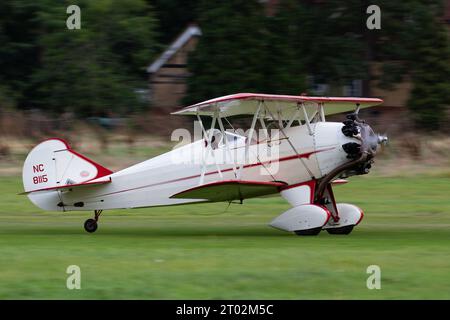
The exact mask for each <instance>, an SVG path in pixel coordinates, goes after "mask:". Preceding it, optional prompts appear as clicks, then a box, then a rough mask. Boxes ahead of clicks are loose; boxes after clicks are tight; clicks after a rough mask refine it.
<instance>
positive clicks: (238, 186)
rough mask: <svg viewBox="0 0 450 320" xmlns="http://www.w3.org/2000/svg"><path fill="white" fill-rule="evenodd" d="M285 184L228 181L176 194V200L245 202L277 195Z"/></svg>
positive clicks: (174, 196)
mask: <svg viewBox="0 0 450 320" xmlns="http://www.w3.org/2000/svg"><path fill="white" fill-rule="evenodd" d="M285 185H286V184H285V183H283V182H260V181H242V180H227V181H218V182H212V183H208V184H204V185H201V186H198V187H195V188H191V189H188V190H184V191H182V192H179V193H177V194H174V195H173V196H171V197H170V198H172V199H173V198H175V199H199V200H206V201H209V202H221V201H232V200H243V199H248V198H254V197H259V196H264V195H268V194H273V193H277V192H278V191H279V187H282V186H285Z"/></svg>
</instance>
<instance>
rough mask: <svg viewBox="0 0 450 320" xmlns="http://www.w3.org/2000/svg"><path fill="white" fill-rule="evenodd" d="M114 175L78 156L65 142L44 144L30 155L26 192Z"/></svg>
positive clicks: (56, 140) (25, 168)
mask: <svg viewBox="0 0 450 320" xmlns="http://www.w3.org/2000/svg"><path fill="white" fill-rule="evenodd" d="M112 173H113V172H112V171H111V170H109V169H107V168H105V167H103V166H101V165H99V164H97V163H95V162H94V161H92V160H90V159H88V158H86V157H85V156H83V155H81V154H79V153H77V152H75V151H74V150H72V149H71V148H70V146H69V145H68V144H67V143H66V142H65V141H64V140H61V139H49V140H46V141H44V142H41V143H40V144H38V145H37V146H35V147H34V148H33V150H31V151H30V153H29V154H28V156H27V158H26V159H25V163H24V165H23V172H22V178H23V187H24V189H25V192H33V191H38V190H42V189H50V188H54V187H60V186H64V185H68V184H80V183H85V182H88V181H91V180H95V179H98V178H101V177H104V176H108V175H110V174H112Z"/></svg>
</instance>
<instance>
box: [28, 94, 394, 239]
mask: <svg viewBox="0 0 450 320" xmlns="http://www.w3.org/2000/svg"><path fill="white" fill-rule="evenodd" d="M382 102H383V101H382V100H380V99H375V98H353V97H351V98H346V97H339V98H331V97H308V96H286V95H268V94H253V93H240V94H234V95H229V96H224V97H220V98H216V99H212V100H208V101H205V102H201V103H198V104H195V105H192V106H189V107H186V108H184V109H182V110H180V111H177V112H174V113H173V114H179V115H190V116H196V117H197V118H198V120H199V122H200V124H201V128H202V132H203V135H202V138H201V139H199V140H197V141H194V142H193V143H190V144H187V145H184V146H182V147H180V148H176V149H174V150H172V151H170V152H167V153H164V154H162V155H160V156H157V157H155V158H152V159H149V160H146V161H144V162H142V163H139V164H136V165H133V166H131V167H129V168H126V169H123V170H120V171H118V172H112V171H111V170H109V169H107V168H105V167H103V166H101V165H99V164H97V163H95V162H94V161H92V160H90V159H88V158H86V157H85V156H83V155H81V154H79V153H77V152H75V151H74V150H72V149H71V148H70V146H69V145H68V144H67V143H66V142H65V141H63V140H60V139H49V140H46V141H44V142H42V143H40V144H38V145H37V146H36V147H34V149H33V150H32V151H31V152H30V153H29V154H28V156H27V158H26V160H25V163H24V167H23V185H24V190H25V192H24V193H25V194H27V195H28V197H29V198H30V200H31V201H32V202H33V203H34V204H35V205H36V206H38V207H39V208H41V209H43V210H50V211H62V212H66V211H74V210H91V211H94V217H93V218H92V219H88V220H87V221H86V222H85V223H84V228H85V230H86V231H87V232H94V231H96V230H97V225H98V220H99V216H100V214H101V212H102V210H107V209H118V208H123V209H128V208H142V207H153V206H168V205H180V204H191V203H201V202H222V201H223V202H232V201H240V202H241V203H242V201H243V200H245V199H248V198H253V197H261V196H267V195H273V194H280V195H281V196H282V197H283V198H284V199H286V200H287V201H288V202H289V204H290V205H291V206H292V208H290V209H289V210H287V211H286V212H284V213H282V214H281V215H279V216H278V217H276V218H275V219H274V220H273V221H272V222H271V223H270V225H271V226H273V227H275V228H278V229H281V230H285V231H289V232H295V233H296V234H298V235H317V234H318V233H319V232H320V231H321V230H327V231H328V232H329V233H330V234H349V233H350V232H351V231H352V229H353V227H354V226H356V225H358V224H359V223H360V222H361V220H362V218H363V211H362V210H361V209H359V208H358V207H356V206H355V205H352V204H347V203H336V201H335V199H334V196H333V191H332V185H333V184H339V183H345V182H346V180H343V179H345V178H347V177H349V176H352V175H358V174H365V173H368V171H369V169H370V166H371V164H372V162H373V158H374V156H375V154H376V152H377V149H378V146H379V145H380V144H382V143H384V142H385V141H387V138H386V137H383V136H380V135H377V134H375V133H374V132H373V131H372V129H371V128H370V127H369V126H368V125H367V124H366V123H365V122H364V121H362V120H360V119H359V118H358V111H359V109H360V108H367V107H371V106H375V105H378V104H381V103H382ZM352 110H354V111H353V112H352V113H350V114H348V115H347V117H346V120H345V121H344V122H343V123H340V122H326V121H325V117H326V116H327V115H330V114H335V113H341V112H347V111H352ZM235 116H240V117H247V118H248V119H249V120H251V126H250V129H249V130H247V134H246V135H242V134H236V133H233V132H230V131H229V129H225V127H228V126H230V125H231V122H230V121H228V118H233V117H235ZM205 117H210V119H211V122H210V125H211V128H210V129H209V130H207V128H205V125H204V124H203V123H202V118H203V119H205ZM249 122H250V121H249ZM257 127H259V129H260V130H261V129H263V132H265V134H260V135H259V137H256V134H255V133H256V128H257ZM274 127H275V129H277V130H278V131H276V132H277V134H273V135H269V134H268V132H269V130H268V129H269V128H272V129H273V128H274ZM223 155H225V156H223ZM218 158H220V161H217V159H218Z"/></svg>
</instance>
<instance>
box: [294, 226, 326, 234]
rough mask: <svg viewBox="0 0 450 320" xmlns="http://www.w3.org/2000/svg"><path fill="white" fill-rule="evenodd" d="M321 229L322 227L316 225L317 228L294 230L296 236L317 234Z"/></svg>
mask: <svg viewBox="0 0 450 320" xmlns="http://www.w3.org/2000/svg"><path fill="white" fill-rule="evenodd" d="M321 230H322V227H318V228H312V229H306V230H296V231H294V232H295V234H296V235H298V236H317V235H318V234H319V233H320V231H321Z"/></svg>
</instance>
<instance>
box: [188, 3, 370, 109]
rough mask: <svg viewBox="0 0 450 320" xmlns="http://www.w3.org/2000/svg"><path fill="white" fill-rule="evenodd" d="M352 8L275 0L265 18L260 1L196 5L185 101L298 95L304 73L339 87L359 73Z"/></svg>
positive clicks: (363, 66) (360, 56) (358, 37)
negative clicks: (195, 39)
mask: <svg viewBox="0 0 450 320" xmlns="http://www.w3.org/2000/svg"><path fill="white" fill-rule="evenodd" d="M355 5H358V8H359V9H361V3H360V1H357V0H352V1H346V2H345V1H330V2H328V1H327V2H324V3H309V2H299V1H295V0H282V1H281V2H280V4H279V6H278V10H277V11H276V13H275V15H273V16H266V15H265V14H264V10H263V5H261V3H260V1H246V2H245V5H243V4H242V1H226V2H218V3H217V2H216V3H214V4H211V3H210V2H203V3H201V5H200V9H199V12H200V14H199V22H200V26H201V28H202V31H203V36H202V37H201V39H200V43H199V45H198V49H197V50H196V51H195V52H194V54H193V55H192V56H191V59H190V60H189V69H190V71H191V73H192V74H193V75H194V76H193V77H191V78H190V79H189V81H188V87H189V89H188V97H187V99H186V101H185V102H186V103H191V102H195V101H201V100H204V99H207V98H210V97H212V96H217V95H221V94H229V93H230V92H242V91H260V92H271V93H284V94H300V93H301V92H303V91H304V90H306V89H307V88H308V84H307V82H306V76H308V75H314V77H315V79H316V80H318V81H322V83H328V84H338V85H343V84H346V83H347V82H348V81H350V80H354V79H362V78H364V75H365V74H366V72H365V71H366V61H365V59H364V54H363V49H364V46H363V43H362V41H361V38H362V37H361V35H360V33H358V32H355V31H354V30H355V29H356V26H357V25H358V23H360V20H361V19H362V18H361V17H360V16H358V18H355V14H354V11H352V10H353V9H354V6H355ZM352 6H353V7H352ZM356 16H357V15H356ZM358 26H359V27H360V25H358ZM358 30H359V29H358ZM252 73H253V74H252Z"/></svg>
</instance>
